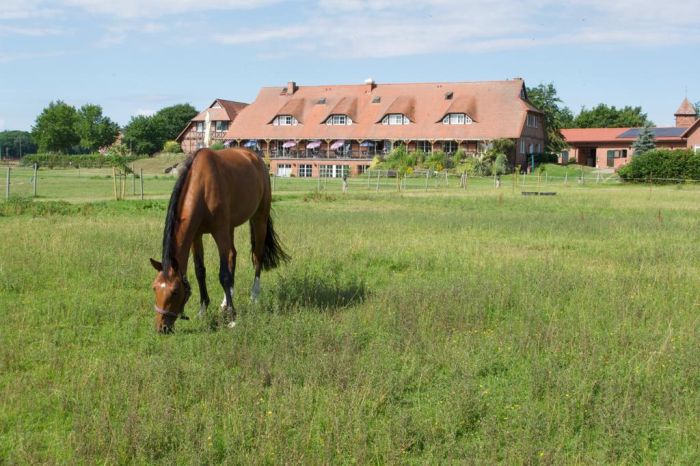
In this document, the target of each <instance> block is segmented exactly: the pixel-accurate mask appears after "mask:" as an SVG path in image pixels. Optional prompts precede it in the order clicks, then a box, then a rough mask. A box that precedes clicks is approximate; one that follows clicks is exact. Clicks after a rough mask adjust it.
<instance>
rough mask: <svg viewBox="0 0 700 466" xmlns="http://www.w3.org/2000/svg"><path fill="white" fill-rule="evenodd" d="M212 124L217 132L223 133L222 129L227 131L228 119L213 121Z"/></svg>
mask: <svg viewBox="0 0 700 466" xmlns="http://www.w3.org/2000/svg"><path fill="white" fill-rule="evenodd" d="M214 126H215V128H216V132H217V133H223V132H224V131H228V121H215V122H214Z"/></svg>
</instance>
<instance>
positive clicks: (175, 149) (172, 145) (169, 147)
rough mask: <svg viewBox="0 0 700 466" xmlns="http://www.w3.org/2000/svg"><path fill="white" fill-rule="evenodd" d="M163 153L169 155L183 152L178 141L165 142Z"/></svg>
mask: <svg viewBox="0 0 700 466" xmlns="http://www.w3.org/2000/svg"><path fill="white" fill-rule="evenodd" d="M163 152H166V153H168V154H179V153H180V152H182V146H181V145H180V143H179V142H177V141H165V144H163Z"/></svg>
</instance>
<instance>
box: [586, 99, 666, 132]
mask: <svg viewBox="0 0 700 466" xmlns="http://www.w3.org/2000/svg"><path fill="white" fill-rule="evenodd" d="M653 125H654V123H652V122H651V121H650V120H649V119H648V118H647V114H646V113H644V112H643V111H642V107H630V106H625V107H623V108H620V109H618V108H616V107H615V106H614V105H613V106H610V107H609V106H607V105H605V104H598V105H597V106H596V107H594V108H592V109H591V110H588V109H586V107H583V108H582V109H581V111H580V112H579V114H578V115H577V116H576V118H574V121H573V127H574V128H639V127H642V126H653Z"/></svg>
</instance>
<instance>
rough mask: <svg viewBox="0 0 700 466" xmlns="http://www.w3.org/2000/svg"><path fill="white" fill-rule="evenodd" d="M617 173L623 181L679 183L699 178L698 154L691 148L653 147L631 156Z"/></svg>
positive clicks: (699, 163)
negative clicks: (670, 148)
mask: <svg viewBox="0 0 700 466" xmlns="http://www.w3.org/2000/svg"><path fill="white" fill-rule="evenodd" d="M617 174H618V175H619V176H620V178H621V179H622V180H623V181H627V182H647V181H653V182H654V183H679V182H682V181H683V180H700V154H696V153H694V151H693V150H690V149H688V150H668V149H655V150H650V151H648V152H645V153H644V154H641V155H636V156H633V157H632V161H631V162H630V163H628V164H627V165H625V166H624V167H622V168H620V169H619V170H618V171H617Z"/></svg>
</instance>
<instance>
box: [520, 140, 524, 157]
mask: <svg viewBox="0 0 700 466" xmlns="http://www.w3.org/2000/svg"><path fill="white" fill-rule="evenodd" d="M520 153H521V154H524V153H525V140H524V139H521V140H520Z"/></svg>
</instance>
